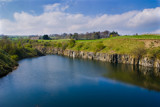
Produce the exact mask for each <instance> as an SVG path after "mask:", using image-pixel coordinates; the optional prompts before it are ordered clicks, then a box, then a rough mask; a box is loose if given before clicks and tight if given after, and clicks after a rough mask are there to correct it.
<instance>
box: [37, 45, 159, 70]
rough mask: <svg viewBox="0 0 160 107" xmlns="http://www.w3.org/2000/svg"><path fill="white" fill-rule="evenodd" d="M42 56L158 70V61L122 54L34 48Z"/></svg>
mask: <svg viewBox="0 0 160 107" xmlns="http://www.w3.org/2000/svg"><path fill="white" fill-rule="evenodd" d="M36 48H37V49H38V50H39V51H41V52H42V53H43V54H58V55H64V56H68V57H72V58H76V57H78V58H84V59H91V60H100V61H105V62H111V63H124V64H133V65H141V66H146V67H156V68H160V60H158V59H153V58H148V57H143V58H140V59H138V58H136V57H134V56H132V55H124V54H108V53H94V52H84V51H73V50H62V49H59V48H53V47H36Z"/></svg>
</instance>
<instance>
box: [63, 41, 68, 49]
mask: <svg viewBox="0 0 160 107" xmlns="http://www.w3.org/2000/svg"><path fill="white" fill-rule="evenodd" d="M67 47H68V43H66V42H63V43H62V50H65V49H66V48H67Z"/></svg>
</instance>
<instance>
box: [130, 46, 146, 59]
mask: <svg viewBox="0 0 160 107" xmlns="http://www.w3.org/2000/svg"><path fill="white" fill-rule="evenodd" d="M146 52H147V50H146V49H145V47H142V46H140V47H136V48H135V49H133V50H132V52H131V53H132V54H133V55H134V56H135V57H137V58H141V57H142V56H143V55H145V54H146Z"/></svg>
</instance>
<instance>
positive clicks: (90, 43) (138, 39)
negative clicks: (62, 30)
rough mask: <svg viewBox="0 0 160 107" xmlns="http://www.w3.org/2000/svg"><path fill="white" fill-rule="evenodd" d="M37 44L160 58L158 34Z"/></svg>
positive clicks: (45, 41) (159, 38)
mask: <svg viewBox="0 0 160 107" xmlns="http://www.w3.org/2000/svg"><path fill="white" fill-rule="evenodd" d="M38 44H42V45H44V46H47V47H55V48H60V49H63V50H65V49H68V50H75V51H87V52H95V53H96V52H100V53H109V54H130V55H133V56H135V57H143V56H147V57H151V58H158V59H159V58H160V35H135V36H119V37H112V38H105V39H96V40H73V39H71V40H69V39H67V40H66V39H62V40H39V41H38Z"/></svg>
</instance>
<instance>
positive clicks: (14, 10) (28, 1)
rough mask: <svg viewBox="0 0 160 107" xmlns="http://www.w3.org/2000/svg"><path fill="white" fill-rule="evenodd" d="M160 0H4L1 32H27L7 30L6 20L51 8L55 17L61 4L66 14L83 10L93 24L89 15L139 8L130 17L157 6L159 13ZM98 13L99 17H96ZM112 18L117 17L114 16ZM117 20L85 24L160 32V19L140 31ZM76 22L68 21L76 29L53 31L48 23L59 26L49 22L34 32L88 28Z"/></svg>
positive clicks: (0, 1) (0, 13)
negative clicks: (47, 7)
mask: <svg viewBox="0 0 160 107" xmlns="http://www.w3.org/2000/svg"><path fill="white" fill-rule="evenodd" d="M159 3H160V1H159V0H0V21H1V23H0V24H1V25H0V26H1V27H0V28H1V29H0V30H1V31H0V34H1V33H5V34H23V33H21V32H19V31H17V33H16V32H15V31H14V32H12V30H13V29H11V31H5V30H4V29H5V28H4V27H5V26H4V23H6V22H7V24H8V25H9V24H10V25H12V24H15V22H16V21H17V23H19V20H20V19H19V20H17V17H16V18H15V16H16V15H19V16H20V17H21V16H23V15H26V17H27V15H28V16H29V15H30V16H35V18H37V17H38V16H39V17H40V16H43V14H45V13H46V14H48V15H49V12H50V13H52V17H53V14H54V13H55V12H57V8H58V12H60V13H63V15H64V16H66V15H67V16H68V14H70V15H71V16H76V15H78V14H81V15H82V17H79V18H82V19H83V18H84V19H85V20H86V22H88V24H89V19H90V20H94V21H95V23H97V22H98V21H99V20H100V19H102V17H106V18H110V17H109V16H111V15H115V16H116V15H123V14H125V13H128V12H133V11H136V12H134V13H132V14H134V15H132V14H130V17H135V16H136V14H137V15H138V14H139V13H140V12H141V13H142V14H143V15H144V11H145V9H155V10H157V14H158V12H159V9H157V8H158V7H160V6H159ZM54 4H58V5H56V6H57V7H55V6H53V5H54ZM51 5H52V6H51ZM45 6H50V8H54V9H51V10H50V11H49V12H46V11H45ZM65 6H66V8H65V9H64V10H63V9H62V8H63V7H65ZM55 8H56V9H55ZM60 8H61V9H60ZM148 11H150V10H148ZM152 11H154V10H152ZM145 12H146V11H145ZM154 12H155V11H154ZM155 13H156V12H155ZM22 14H23V15H22ZM146 14H147V13H146ZM150 14H151V13H150ZM63 15H61V16H63ZM127 16H128V14H127ZM59 17H60V16H59ZM68 17H69V16H68ZM97 17H98V18H99V19H97V20H96V18H97ZM123 17H124V16H123ZM137 17H138V16H137ZM149 17H150V16H149ZM155 17H157V18H159V16H155ZM22 18H23V17H22ZM29 18H31V17H29ZM35 18H34V19H35ZM87 18H88V19H87ZM112 19H114V16H113V18H112ZM133 19H134V21H135V20H136V18H133ZM138 19H139V18H137V20H138ZM6 20H7V21H6ZM42 20H43V19H42ZM64 20H66V21H69V20H68V19H64ZM73 20H74V19H73ZM76 20H77V21H79V20H80V19H76ZM103 20H104V21H108V20H105V19H103ZM117 20H118V19H115V21H113V23H115V27H113V26H111V27H107V23H106V25H103V27H101V26H100V28H96V27H93V28H92V29H89V28H88V27H89V26H87V27H86V26H85V27H86V29H88V30H89V31H92V30H93V31H95V30H105V28H106V30H107V28H108V30H114V28H115V30H119V31H120V32H121V33H122V34H127V33H128V34H130V33H150V32H158V33H159V27H158V26H159V23H158V24H157V25H156V26H153V27H150V28H145V29H142V30H141V31H137V32H136V28H133V27H132V29H129V28H125V27H124V29H119V28H118V26H120V24H119V25H118V23H119V22H118V23H116V21H117ZM146 20H149V19H146ZM150 20H153V19H150ZM23 21H25V22H27V21H26V20H23ZM36 21H37V20H36ZM36 21H35V22H36ZM43 21H46V23H47V22H51V23H52V24H53V25H54V24H55V23H54V21H53V20H43ZM66 21H65V22H64V23H67V24H68V22H66ZM123 21H124V20H123ZM125 21H127V20H125ZM128 21H129V18H128ZM156 21H158V20H157V19H156ZM9 22H10V23H9ZM130 22H132V23H133V21H130ZM135 22H137V21H135ZM75 23H76V22H74V23H70V24H68V25H70V26H71V25H73V26H72V28H73V27H74V26H75V28H73V29H72V30H73V31H72V30H71V28H70V30H69V29H68V30H65V31H60V30H58V32H55V31H57V30H53V31H51V29H50V30H47V27H53V29H54V27H55V26H51V25H46V26H45V28H43V30H44V29H45V30H44V32H40V33H39V32H33V34H42V33H63V32H86V30H83V29H82V27H83V25H81V23H80V24H79V25H80V26H81V27H78V25H77V23H76V25H75ZM128 23H129V22H128ZM153 23H155V22H152V21H151V23H149V24H153ZM116 24H117V25H116ZM149 24H148V25H149ZM19 26H20V25H19ZM27 26H28V25H27ZM30 26H31V25H30ZM57 26H62V25H60V23H58V24H57ZM108 26H110V24H108ZM116 26H117V27H116ZM140 26H141V25H140ZM140 26H138V27H140ZM35 27H36V26H35ZM66 27H67V26H66ZM76 27H77V28H76ZM138 27H137V29H138ZM141 27H142V26H141ZM62 28H64V26H62ZM32 29H35V28H32ZM59 29H60V27H59ZM64 29H65V28H64ZM148 29H149V30H148ZM15 30H20V29H18V28H17V29H16V28H15ZM24 30H25V29H24ZM26 30H29V29H26ZM35 30H36V29H35ZM131 30H132V31H131ZM147 30H148V32H147ZM125 32H126V33H125ZM30 33H32V32H31V31H30ZM24 34H27V33H24Z"/></svg>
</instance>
